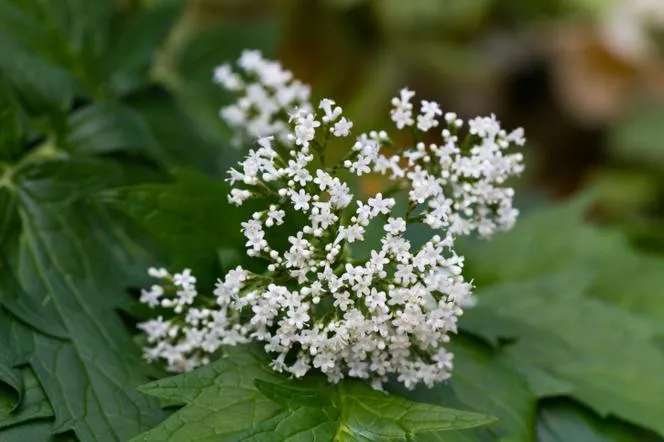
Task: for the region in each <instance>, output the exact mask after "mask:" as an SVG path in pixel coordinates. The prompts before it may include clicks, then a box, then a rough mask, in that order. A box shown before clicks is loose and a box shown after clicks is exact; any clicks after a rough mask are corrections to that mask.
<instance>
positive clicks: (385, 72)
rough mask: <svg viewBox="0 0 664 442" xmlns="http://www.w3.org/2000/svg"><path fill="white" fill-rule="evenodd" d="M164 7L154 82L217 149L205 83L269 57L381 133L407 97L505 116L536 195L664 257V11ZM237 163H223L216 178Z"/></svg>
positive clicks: (317, 3)
mask: <svg viewBox="0 0 664 442" xmlns="http://www.w3.org/2000/svg"><path fill="white" fill-rule="evenodd" d="M147 3H148V4H150V5H151V6H153V7H165V5H167V4H169V2H160V1H155V0H153V1H152V2H147ZM132 5H133V2H129V1H127V2H126V7H127V8H128V9H131V8H132ZM170 5H171V6H172V7H174V8H176V9H179V10H178V11H177V14H176V15H175V16H174V17H173V23H172V26H171V27H170V29H169V30H168V37H167V39H166V42H165V44H163V45H161V46H160V48H159V52H158V55H157V57H156V59H155V63H154V65H153V66H152V70H151V76H152V78H153V79H155V80H156V83H157V84H159V85H161V86H164V87H166V88H168V89H170V90H171V91H174V92H175V96H176V97H177V99H178V101H179V102H180V104H181V106H182V107H183V109H184V111H185V112H186V113H187V114H188V115H189V116H190V117H191V118H192V119H194V120H195V121H196V124H202V125H203V126H204V128H205V130H206V131H209V134H210V136H211V137H215V136H218V137H219V138H218V139H219V140H225V139H227V134H226V133H225V132H224V131H225V129H224V127H223V124H222V123H221V122H220V121H219V119H218V118H217V112H218V109H219V107H220V106H221V105H222V104H223V103H224V102H225V101H227V97H224V95H223V94H222V93H221V91H220V90H219V89H218V88H217V87H216V86H215V85H213V84H212V83H211V81H210V72H211V70H212V69H213V67H214V66H215V65H217V64H220V63H222V62H225V61H232V60H233V59H234V58H235V57H237V55H238V54H239V53H240V52H241V50H242V49H244V48H259V49H261V50H263V51H264V52H265V53H266V54H267V55H268V56H272V57H275V58H278V59H280V60H281V61H282V62H283V63H284V65H285V66H286V67H288V68H289V69H291V70H293V71H294V72H295V75H296V76H297V77H299V78H301V79H302V80H303V81H305V82H308V83H310V84H312V86H313V91H314V98H320V97H324V96H330V97H334V98H335V99H337V101H338V102H340V103H341V104H343V105H344V107H345V109H346V112H347V113H348V114H349V115H350V116H351V117H352V118H354V119H355V121H356V125H357V126H358V127H361V128H369V127H372V126H373V127H375V126H376V125H378V124H382V123H384V122H385V116H386V115H387V109H388V105H389V98H390V97H391V96H392V95H394V94H395V93H396V91H397V90H398V89H399V88H400V87H402V86H404V85H407V86H409V87H410V88H413V89H415V90H416V91H417V92H418V93H419V94H420V96H425V97H428V98H432V99H436V100H438V101H440V103H441V104H442V106H443V108H444V109H446V110H453V111H456V112H458V113H459V114H461V115H464V116H467V117H471V116H474V115H477V114H488V113H495V114H496V115H498V116H499V118H500V119H501V121H502V122H503V124H504V125H505V126H506V127H516V126H523V127H524V128H525V130H526V134H527V136H528V140H529V143H528V148H527V151H526V158H527V162H528V168H527V175H526V176H525V177H524V179H523V180H521V183H520V186H522V187H523V188H524V189H525V190H528V192H527V195H530V196H531V197H532V198H535V199H537V200H540V199H560V198H564V197H567V196H569V195H571V194H574V193H576V192H579V191H581V190H584V189H588V188H592V189H594V190H595V192H596V195H597V198H596V201H597V203H596V204H595V210H594V211H593V214H592V215H593V216H594V217H595V219H596V220H597V221H601V222H606V223H610V224H612V225H618V226H620V227H621V228H622V229H623V230H624V231H625V232H627V233H628V234H629V235H630V237H631V238H632V239H633V240H634V241H635V242H636V243H638V244H640V245H641V246H643V247H647V248H650V249H654V250H664V173H663V172H664V63H663V61H664V58H663V57H664V45H663V44H662V43H663V42H664V39H663V38H662V37H664V2H661V1H657V0H655V1H643V0H636V1H632V0H622V1H618V0H614V1H609V0H606V1H604V0H601V1H600V0H536V1H527V2H524V1H518V0H417V1H402V0H374V1H371V0H300V1H291V0H279V1H277V0H275V1H250V0H235V1H233V0H225V1H223V0H190V1H188V2H184V3H181V4H180V3H178V2H170ZM133 6H136V5H133ZM155 28H157V26H154V27H152V28H151V30H154V29H155ZM145 32H148V31H147V30H145ZM213 151H215V149H211V150H210V151H209V152H213ZM216 152H219V150H216ZM234 159H235V152H233V151H232V150H231V149H225V150H223V157H222V158H219V160H218V162H217V163H218V165H219V169H218V170H223V169H224V168H225V166H226V165H228V164H229V163H230V162H231V161H233V160H234ZM203 163H204V164H206V165H207V167H209V165H210V162H209V161H204V160H201V164H203Z"/></svg>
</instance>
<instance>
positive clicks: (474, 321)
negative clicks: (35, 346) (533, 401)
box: [462, 268, 664, 435]
mask: <svg viewBox="0 0 664 442" xmlns="http://www.w3.org/2000/svg"><path fill="white" fill-rule="evenodd" d="M587 273H588V269H584V268H581V269H578V270H577V271H576V272H574V273H562V274H559V275H556V276H555V277H549V278H544V277H543V278H538V279H534V280H530V281H525V282H519V283H511V284H509V283H505V284H503V285H496V286H493V287H490V288H487V289H485V290H483V291H481V292H480V293H479V297H480V299H481V307H480V308H476V309H473V310H470V311H469V312H468V313H467V315H464V322H463V324H462V326H463V327H464V329H466V330H469V331H471V332H473V333H476V334H477V335H480V336H483V337H486V338H487V339H489V340H491V341H494V342H499V341H500V340H501V339H510V340H513V341H514V342H513V343H511V344H509V345H507V346H505V347H504V352H505V354H506V355H507V356H508V357H510V358H512V359H513V361H514V363H515V364H516V366H517V367H518V368H519V369H520V370H521V371H522V373H523V374H524V375H525V376H526V377H527V379H528V381H529V383H530V385H531V388H532V389H533V391H535V392H536V393H538V395H539V396H541V397H550V396H558V395H570V396H573V397H574V398H576V399H577V400H579V401H580V402H583V403H585V404H586V405H588V406H589V407H591V408H592V409H594V410H595V411H596V412H597V413H599V414H600V415H601V416H607V415H614V416H617V417H620V418H621V419H624V420H627V421H630V422H633V423H635V424H637V425H641V426H644V427H646V428H650V429H653V430H654V431H657V432H658V433H660V434H662V435H664V422H663V421H662V419H661V416H662V415H663V413H664V404H663V403H662V400H661V399H662V397H664V377H662V375H661V374H662V373H664V353H663V352H661V351H660V349H659V348H657V346H656V345H655V343H654V342H653V338H654V337H655V336H656V335H657V333H659V331H660V327H659V326H658V325H656V324H653V323H652V322H651V321H649V320H646V319H642V318H640V317H638V316H635V315H634V314H632V313H629V312H626V311H624V310H621V309H618V308H616V307H613V306H611V305H609V304H605V303H603V302H601V301H598V300H594V299H589V298H587V297H585V296H584V293H586V291H587V288H588V285H589V284H590V283H591V282H592V279H591V278H589V277H588V276H587Z"/></svg>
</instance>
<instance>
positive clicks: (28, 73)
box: [0, 12, 76, 113]
mask: <svg viewBox="0 0 664 442" xmlns="http://www.w3.org/2000/svg"><path fill="white" fill-rule="evenodd" d="M1 14H2V12H0V15H1ZM2 29H3V28H2V26H0V69H2V71H3V72H4V74H5V75H6V76H7V78H9V80H10V81H11V82H12V84H13V85H14V86H15V87H16V90H17V91H18V92H19V94H20V96H21V98H22V99H23V100H24V102H25V103H26V105H27V106H28V108H29V109H30V110H32V111H33V112H36V113H41V112H44V111H46V112H54V111H58V112H62V111H64V110H66V109H68V108H69V107H70V106H71V103H72V100H73V98H74V89H75V87H76V86H75V81H74V79H73V78H72V77H71V76H70V75H69V73H68V72H67V71H66V70H65V69H63V68H61V67H60V66H57V65H54V64H53V63H51V62H49V61H47V60H44V59H42V58H39V57H38V56H36V55H34V54H33V53H31V52H28V50H26V49H25V48H23V47H21V46H20V45H19V44H17V43H16V42H14V41H13V40H12V39H11V37H9V36H8V35H6V34H5V33H4V31H3V30H2Z"/></svg>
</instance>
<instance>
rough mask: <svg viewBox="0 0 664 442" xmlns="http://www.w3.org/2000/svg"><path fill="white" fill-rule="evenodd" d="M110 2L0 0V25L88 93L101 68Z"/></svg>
mask: <svg viewBox="0 0 664 442" xmlns="http://www.w3.org/2000/svg"><path fill="white" fill-rule="evenodd" d="M112 15H113V6H112V2H111V1H109V0H99V1H94V2H90V1H87V0H61V1H57V2H50V1H32V0H2V2H0V16H1V18H0V28H2V29H5V30H6V31H7V33H8V35H9V36H10V37H11V38H12V39H13V40H14V41H16V42H17V43H18V44H19V45H20V46H22V47H23V48H25V49H26V50H27V51H28V52H29V53H31V54H34V55H35V56H37V57H39V58H40V59H42V60H44V61H48V62H50V63H52V64H54V65H57V66H59V67H61V68H63V69H65V70H66V71H68V72H69V73H71V74H72V75H73V76H74V77H75V78H76V79H77V80H78V83H79V84H80V85H83V86H84V88H85V89H86V90H87V92H88V93H89V94H90V95H96V94H98V93H99V91H100V87H101V79H102V78H103V75H105V72H104V71H103V69H102V66H100V64H99V63H98V62H99V60H101V59H102V57H103V55H104V53H105V51H106V50H107V47H108V40H109V37H110V33H109V26H110V20H111V17H112Z"/></svg>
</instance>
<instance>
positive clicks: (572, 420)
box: [537, 400, 661, 442]
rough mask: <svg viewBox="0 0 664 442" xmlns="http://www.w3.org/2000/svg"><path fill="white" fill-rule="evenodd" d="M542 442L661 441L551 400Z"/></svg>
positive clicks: (543, 413)
mask: <svg viewBox="0 0 664 442" xmlns="http://www.w3.org/2000/svg"><path fill="white" fill-rule="evenodd" d="M537 435H538V440H539V441H540V442H567V441H583V442H633V441H641V442H647V441H652V442H655V441H660V440H661V439H660V438H658V437H657V436H655V435H653V434H651V433H648V432H647V431H644V430H642V429H639V428H635V427H632V426H630V425H627V424H625V423H623V422H620V421H617V420H615V419H600V418H599V417H598V416H597V415H595V414H593V413H591V412H589V411H588V410H587V409H585V408H583V407H581V406H579V405H578V404H575V403H573V402H571V401H568V400H557V401H547V402H545V403H544V404H543V406H542V407H541V410H540V411H539V416H538V422H537Z"/></svg>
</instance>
